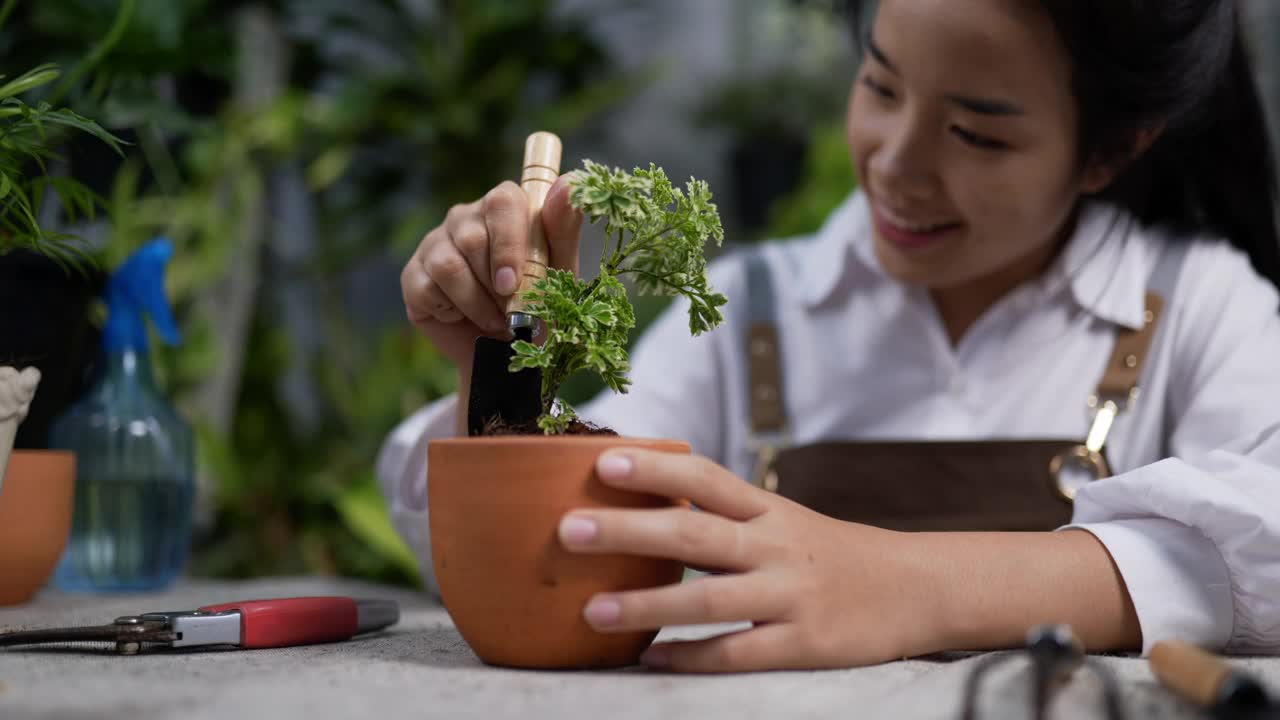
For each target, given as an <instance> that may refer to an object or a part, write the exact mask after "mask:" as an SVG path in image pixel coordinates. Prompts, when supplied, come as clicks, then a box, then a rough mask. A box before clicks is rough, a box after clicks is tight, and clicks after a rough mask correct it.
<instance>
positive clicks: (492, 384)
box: [467, 132, 562, 436]
mask: <svg viewBox="0 0 1280 720" xmlns="http://www.w3.org/2000/svg"><path fill="white" fill-rule="evenodd" d="M561 150H562V145H561V143H560V138H558V137H556V136H555V135H553V134H552V133H549V132H535V133H533V134H532V135H530V136H529V138H528V139H527V140H526V141H525V144H524V168H523V170H522V172H521V174H520V187H521V188H523V189H524V191H525V194H526V195H528V196H529V257H528V258H527V259H526V260H525V263H524V271H523V272H522V274H521V277H520V283H519V285H518V286H517V288H516V291H515V292H514V293H513V294H512V295H511V299H510V300H509V301H508V303H507V308H506V315H507V329H508V331H509V334H510V337H509V338H506V339H499V338H491V337H485V336H481V337H479V338H476V347H475V356H474V360H473V361H472V365H471V393H470V395H469V397H468V401H467V434H468V435H471V436H476V435H480V434H481V433H482V432H483V431H484V429H485V427H486V426H488V425H489V424H490V423H493V422H494V421H495V420H496V421H499V422H501V423H503V424H505V425H509V426H519V425H524V424H526V423H531V422H533V421H534V420H536V419H537V418H538V415H539V414H541V412H542V371H541V370H539V369H537V368H529V369H524V370H520V371H518V372H514V373H513V372H511V371H509V370H508V369H507V368H508V366H510V364H511V358H512V357H513V356H514V354H515V351H514V350H513V349H512V344H513V343H514V342H515V341H516V340H525V341H528V342H533V339H534V337H535V336H536V334H537V332H538V318H536V317H534V316H532V315H529V314H528V313H525V312H523V308H524V301H523V299H522V296H523V294H524V293H525V292H526V291H528V290H532V289H533V284H534V283H535V282H537V281H539V280H541V279H542V278H544V277H546V275H547V261H548V260H547V256H548V253H547V235H546V231H545V230H544V229H543V227H542V204H543V202H544V201H545V200H546V198H547V193H548V192H549V191H550V190H551V186H552V185H553V184H554V183H555V181H556V178H558V177H560V155H561Z"/></svg>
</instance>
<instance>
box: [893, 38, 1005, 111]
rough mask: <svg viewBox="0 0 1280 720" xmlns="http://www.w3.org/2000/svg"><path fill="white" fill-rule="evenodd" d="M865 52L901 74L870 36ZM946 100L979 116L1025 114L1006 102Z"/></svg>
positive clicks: (970, 99)
mask: <svg viewBox="0 0 1280 720" xmlns="http://www.w3.org/2000/svg"><path fill="white" fill-rule="evenodd" d="M867 52H869V53H870V54H871V57H873V58H875V61H876V62H878V63H880V64H881V65H883V66H884V67H885V69H886V70H888V71H889V72H891V73H893V74H894V75H901V74H902V73H900V72H898V68H897V67H896V66H894V64H893V61H892V60H890V59H889V56H888V55H885V54H884V51H883V50H881V49H880V46H879V45H877V44H876V41H875V38H873V37H871V36H870V35H868V36H867ZM947 100H949V101H951V102H953V103H955V104H956V105H959V106H960V107H962V108H964V109H965V110H968V111H969V112H972V113H977V114H979V115H996V116H1000V117H1010V116H1017V115H1026V114H1027V112H1026V111H1025V110H1023V109H1022V108H1021V107H1019V106H1018V105H1016V104H1014V103H1012V102H1009V101H1008V100H996V99H992V98H973V97H965V96H963V95H948V96H947Z"/></svg>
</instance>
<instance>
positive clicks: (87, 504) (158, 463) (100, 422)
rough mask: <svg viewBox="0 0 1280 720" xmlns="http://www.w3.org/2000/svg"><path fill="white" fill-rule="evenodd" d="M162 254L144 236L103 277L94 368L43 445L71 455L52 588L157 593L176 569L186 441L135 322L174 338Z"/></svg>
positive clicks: (184, 511)
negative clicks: (66, 510)
mask: <svg viewBox="0 0 1280 720" xmlns="http://www.w3.org/2000/svg"><path fill="white" fill-rule="evenodd" d="M172 254H173V248H172V246H171V245H170V243H169V242H168V241H167V240H164V239H163V238H161V239H157V240H154V241H152V242H151V243H149V244H148V245H146V246H144V247H143V248H141V249H139V250H138V251H137V253H135V254H134V255H133V256H131V257H130V258H129V260H127V261H126V262H125V264H124V265H122V266H121V267H120V269H119V270H117V271H116V272H115V273H114V274H113V275H112V276H111V278H110V280H109V281H108V284H107V326H106V328H105V329H104V332H103V350H104V352H105V358H104V367H103V368H102V371H101V373H100V374H99V377H98V379H97V381H96V382H95V383H94V385H93V387H92V388H91V389H90V390H89V392H88V393H86V395H85V397H84V398H82V399H81V400H80V401H79V402H78V403H76V404H75V405H74V406H73V407H71V408H70V409H69V410H68V411H67V412H66V413H65V414H64V415H63V416H62V417H60V418H58V419H57V420H56V421H55V422H54V424H53V427H52V428H51V429H50V445H51V446H52V447H56V448H61V449H68V450H72V451H74V452H75V453H76V467H77V471H76V491H75V512H74V515H73V517H72V528H71V538H70V540H69V541H68V544H67V549H66V551H65V553H64V554H63V556H62V559H61V560H60V562H59V564H58V568H57V570H56V571H55V572H54V577H53V583H54V585H55V586H56V587H58V588H59V589H62V590H71V591H146V590H158V589H162V588H164V587H167V586H168V585H169V584H170V583H172V582H173V580H174V578H176V577H177V576H178V575H179V574H180V573H181V572H182V571H183V569H184V567H185V565H186V561H187V555H188V550H189V548H190V543H191V516H192V502H193V496H194V482H195V481H194V475H195V447H194V438H193V434H192V431H191V427H190V425H189V424H188V423H187V422H186V421H185V420H184V419H183V418H182V417H181V416H179V415H178V413H177V411H175V410H174V408H173V407H172V406H171V405H170V404H169V402H168V401H167V400H165V398H164V397H163V396H161V394H160V392H159V390H158V388H157V387H156V384H155V381H154V378H153V375H152V369H151V358H150V356H149V354H148V348H147V344H148V343H147V333H146V325H145V321H144V315H150V316H151V318H152V320H153V321H154V322H155V324H156V328H157V330H158V331H159V334H160V336H161V337H162V338H163V339H164V340H165V342H166V343H169V344H177V343H178V342H180V337H179V333H178V329H177V325H176V323H175V322H174V319H173V315H172V312H171V311H170V309H169V305H168V302H167V301H166V300H165V296H164V269H165V265H166V264H167V263H168V260H169V258H170V257H171V256H172Z"/></svg>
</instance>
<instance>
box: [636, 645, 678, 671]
mask: <svg viewBox="0 0 1280 720" xmlns="http://www.w3.org/2000/svg"><path fill="white" fill-rule="evenodd" d="M640 663H641V664H642V665H648V666H649V667H651V668H665V667H669V666H670V665H671V653H670V652H668V651H667V649H666V648H664V647H658V646H656V645H655V646H654V647H651V648H649V649H648V650H645V651H644V652H643V653H642V654H641V655H640Z"/></svg>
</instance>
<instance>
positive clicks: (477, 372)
mask: <svg viewBox="0 0 1280 720" xmlns="http://www.w3.org/2000/svg"><path fill="white" fill-rule="evenodd" d="M516 340H526V341H528V342H532V341H533V331H532V330H531V329H528V328H520V329H517V330H516V331H515V338H514V339H512V340H500V339H498V338H491V337H479V338H476V348H475V357H474V360H473V361H472V364H471V394H470V396H469V399H468V404H467V434H468V435H470V436H472V437H475V436H477V435H480V434H482V433H483V432H484V428H485V427H486V426H487V425H489V424H490V423H491V422H493V421H494V420H495V419H497V420H500V421H502V422H503V423H506V424H507V425H523V424H525V423H528V422H532V421H534V420H537V418H538V415H540V414H541V413H542V370H540V369H538V368H526V369H524V370H519V371H517V372H511V371H510V370H508V369H507V368H508V367H509V366H510V365H511V358H512V357H514V356H515V350H514V349H512V346H513V344H514V343H515V341H516Z"/></svg>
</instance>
